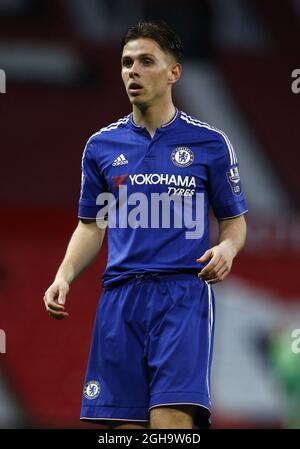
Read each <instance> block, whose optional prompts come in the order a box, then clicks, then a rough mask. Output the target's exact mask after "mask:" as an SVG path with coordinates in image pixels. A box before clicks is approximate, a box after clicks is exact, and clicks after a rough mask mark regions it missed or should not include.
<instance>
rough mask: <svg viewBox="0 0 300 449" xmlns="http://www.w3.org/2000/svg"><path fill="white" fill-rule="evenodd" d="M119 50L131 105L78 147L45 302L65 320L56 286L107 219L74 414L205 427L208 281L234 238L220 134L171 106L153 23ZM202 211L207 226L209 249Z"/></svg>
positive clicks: (172, 58)
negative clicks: (74, 183)
mask: <svg viewBox="0 0 300 449" xmlns="http://www.w3.org/2000/svg"><path fill="white" fill-rule="evenodd" d="M122 48H123V50H122V59H121V64H122V78H123V81H124V85H125V88H126V91H127V94H128V97H129V100H130V102H131V104H132V113H131V114H130V115H128V116H126V117H124V118H122V119H120V120H118V121H117V122H115V123H112V124H111V125H109V126H107V127H105V128H102V129H101V130H100V131H99V132H97V133H96V134H94V135H93V136H91V138H90V139H89V140H88V142H87V145H86V147H85V151H84V154H83V161H82V187H81V195H80V205H79V224H78V227H77V228H76V230H75V232H74V234H73V236H72V238H71V240H70V243H69V246H68V248H67V252H66V255H65V258H64V260H63V262H62V264H61V266H60V268H59V270H58V272H57V275H56V278H55V281H54V282H53V284H52V285H51V286H50V287H49V289H48V290H47V291H46V293H45V297H44V300H45V304H46V309H47V311H48V313H49V315H50V316H52V317H53V318H57V319H62V318H64V317H66V316H68V313H67V312H66V309H65V302H66V296H67V293H68V291H69V286H70V284H71V282H72V281H73V280H74V279H75V278H76V277H77V276H78V275H79V273H80V272H81V271H82V270H83V269H84V268H86V267H87V266H88V265H89V264H90V262H91V261H92V260H93V259H94V258H95V257H96V255H97V254H98V252H99V250H100V248H101V244H102V241H103V237H104V232H105V226H107V228H108V247H109V250H108V262H107V267H106V270H105V273H104V275H103V286H104V292H103V294H102V296H101V299H100V302H99V306H98V310H97V315H96V320H95V327H94V334H93V340H92V345H91V350H90V356H89V362H88V367H87V373H86V380H85V385H84V391H83V400H82V411H81V419H87V420H91V421H94V422H101V423H106V424H108V425H109V426H110V427H115V428H120V429H121V428H146V427H148V426H150V428H153V429H154V428H155V429H159V428H165V429H166V428H170V429H171V428H186V429H191V428H192V427H193V425H194V424H195V425H196V426H198V427H208V426H209V422H210V412H211V399H210V367H211V360H212V348H213V336H214V296H213V292H212V289H211V285H210V284H213V283H216V282H219V281H221V280H223V279H224V278H225V277H226V276H227V275H228V273H229V272H230V269H231V265H232V261H233V259H234V257H235V256H236V255H237V254H238V252H239V251H240V250H241V249H242V247H243V245H244V242H245V237H246V224H245V220H244V217H243V214H244V213H245V212H246V211H247V209H246V204H245V200H244V196H243V193H242V190H241V185H240V179H239V173H238V164H237V159H236V155H235V152H234V150H233V148H232V145H231V143H230V141H229V140H228V138H227V136H226V135H225V134H224V133H223V132H221V131H219V130H217V129H215V128H213V127H211V126H209V125H207V124H205V123H202V122H200V121H198V120H196V119H194V118H191V117H189V116H188V115H187V114H185V113H184V112H182V111H179V110H178V109H177V108H176V107H175V106H174V104H173V101H172V86H173V84H175V83H176V82H177V81H178V80H179V78H180V75H181V64H180V62H181V43H180V40H179V38H178V37H177V36H176V35H175V33H174V32H173V31H172V30H171V29H170V28H169V27H168V26H167V25H166V24H165V23H164V22H139V24H138V25H136V26H134V27H133V28H131V29H130V30H129V31H128V32H127V34H126V35H125V38H124V40H123V47H122ZM105 195H106V196H105ZM111 200H112V201H111ZM110 201H111V202H110ZM109 202H110V205H109V207H107V203H109ZM103 206H105V207H103ZM210 206H212V208H213V210H214V213H215V215H216V217H217V219H218V221H219V244H218V245H216V246H214V247H212V248H210V243H209V224H208V209H209V207H210ZM182 213H183V215H180V214H182ZM178 217H179V218H178ZM195 217H196V219H195ZM96 218H97V221H96ZM183 221H184V223H183ZM192 229H194V230H192Z"/></svg>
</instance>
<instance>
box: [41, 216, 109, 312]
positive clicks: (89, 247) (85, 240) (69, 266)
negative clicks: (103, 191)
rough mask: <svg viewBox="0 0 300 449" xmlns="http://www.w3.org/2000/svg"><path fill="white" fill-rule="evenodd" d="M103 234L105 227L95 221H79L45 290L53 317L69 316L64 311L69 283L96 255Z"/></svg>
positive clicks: (46, 302)
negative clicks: (52, 280) (54, 274)
mask: <svg viewBox="0 0 300 449" xmlns="http://www.w3.org/2000/svg"><path fill="white" fill-rule="evenodd" d="M104 235H105V227H99V226H98V225H97V223H96V221H91V220H83V219H81V220H80V221H79V223H78V226H77V228H76V229H75V231H74V233H73V235H72V237H71V239H70V242H69V244H68V247H67V251H66V254H65V257H64V259H63V261H62V263H61V265H60V267H59V269H58V271H57V273H56V276H55V279H54V282H53V283H52V284H51V285H50V287H49V288H48V290H47V291H46V292H45V296H44V301H45V305H46V309H47V311H48V313H49V315H50V316H52V317H53V318H56V319H62V318H65V317H66V316H69V314H68V313H67V312H66V311H65V302H66V296H67V294H68V292H69V288H70V284H71V282H73V281H74V280H75V279H76V278H77V277H78V276H79V274H80V273H81V272H82V271H83V270H84V269H85V268H87V267H88V265H90V263H91V262H92V261H93V260H94V259H95V257H96V256H97V255H98V253H99V251H100V249H101V246H102V242H103V238H104Z"/></svg>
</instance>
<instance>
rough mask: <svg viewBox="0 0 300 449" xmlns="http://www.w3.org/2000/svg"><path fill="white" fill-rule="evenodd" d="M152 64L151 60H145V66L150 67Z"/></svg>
mask: <svg viewBox="0 0 300 449" xmlns="http://www.w3.org/2000/svg"><path fill="white" fill-rule="evenodd" d="M151 63H152V61H151V59H144V60H143V64H145V65H150V64H151Z"/></svg>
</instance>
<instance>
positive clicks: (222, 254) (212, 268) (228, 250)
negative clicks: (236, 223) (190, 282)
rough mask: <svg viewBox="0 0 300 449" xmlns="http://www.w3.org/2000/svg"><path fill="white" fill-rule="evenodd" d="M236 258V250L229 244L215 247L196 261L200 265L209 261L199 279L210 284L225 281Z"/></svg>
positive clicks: (225, 243) (224, 243) (223, 243)
mask: <svg viewBox="0 0 300 449" xmlns="http://www.w3.org/2000/svg"><path fill="white" fill-rule="evenodd" d="M234 256H235V253H234V250H233V248H232V246H231V245H230V244H228V243H227V242H222V243H220V244H219V245H216V246H213V247H212V248H210V249H208V250H207V251H205V253H204V254H203V255H202V256H201V257H200V258H199V259H197V260H196V262H198V263H204V262H207V261H208V260H209V263H208V264H207V265H206V266H205V267H204V268H202V270H201V271H200V273H199V274H198V277H199V278H200V279H202V280H203V281H207V282H208V283H209V284H216V283H217V282H220V281H223V280H224V279H225V278H226V276H228V274H229V273H230V270H231V266H232V261H233V259H234Z"/></svg>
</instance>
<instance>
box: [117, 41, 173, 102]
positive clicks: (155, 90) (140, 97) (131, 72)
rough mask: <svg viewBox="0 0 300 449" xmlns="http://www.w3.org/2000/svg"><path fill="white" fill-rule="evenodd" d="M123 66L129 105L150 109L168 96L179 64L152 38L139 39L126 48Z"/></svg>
mask: <svg viewBox="0 0 300 449" xmlns="http://www.w3.org/2000/svg"><path fill="white" fill-rule="evenodd" d="M121 64H122V79H123V81H124V84H125V88H126V91H127V94H128V97H129V100H130V102H131V103H132V104H135V105H141V106H142V105H143V106H150V105H152V104H155V103H157V102H159V100H160V99H162V98H163V97H164V96H165V95H166V94H167V92H168V86H169V85H170V84H172V81H170V78H172V68H173V67H174V65H176V62H175V60H174V58H173V57H172V56H171V55H169V54H168V53H165V52H164V51H163V50H162V49H161V48H160V47H159V45H158V44H157V43H156V42H155V41H153V40H152V39H145V38H139V39H135V40H131V41H129V42H128V43H127V44H126V45H125V46H124V48H123V53H122V59H121Z"/></svg>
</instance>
